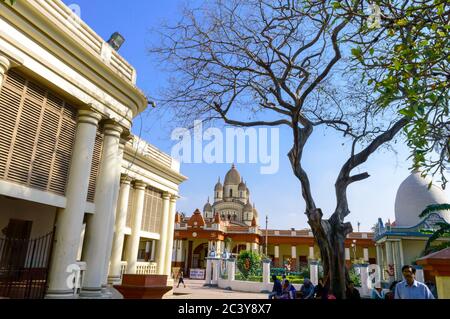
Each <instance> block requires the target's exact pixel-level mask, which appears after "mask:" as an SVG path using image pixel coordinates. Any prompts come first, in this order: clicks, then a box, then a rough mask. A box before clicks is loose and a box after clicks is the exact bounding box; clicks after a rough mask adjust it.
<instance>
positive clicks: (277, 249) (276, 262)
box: [273, 245, 280, 268]
mask: <svg viewBox="0 0 450 319" xmlns="http://www.w3.org/2000/svg"><path fill="white" fill-rule="evenodd" d="M273 254H274V258H273V264H274V266H275V268H276V267H280V246H278V245H275V246H274V247H273Z"/></svg>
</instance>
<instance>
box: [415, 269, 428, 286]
mask: <svg viewBox="0 0 450 319" xmlns="http://www.w3.org/2000/svg"><path fill="white" fill-rule="evenodd" d="M414 268H415V269H416V280H417V281H419V282H422V283H424V282H425V277H424V274H423V267H422V266H418V265H415V266H414Z"/></svg>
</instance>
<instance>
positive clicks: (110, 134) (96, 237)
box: [80, 123, 123, 297]
mask: <svg viewBox="0 0 450 319" xmlns="http://www.w3.org/2000/svg"><path fill="white" fill-rule="evenodd" d="M122 131H123V130H122V128H121V127H120V126H119V125H117V124H113V123H107V124H105V126H104V138H103V147H102V156H101V159H102V160H101V162H100V168H99V173H98V177H97V183H96V186H95V214H94V215H92V216H90V217H89V219H88V222H87V225H86V235H85V241H86V244H85V247H86V248H85V249H86V251H85V253H84V254H83V255H84V256H85V261H86V264H87V269H86V271H85V274H84V278H83V287H82V289H81V294H80V295H81V296H82V297H100V296H101V293H102V284H103V279H104V276H105V272H106V270H105V264H107V263H109V258H110V257H111V255H110V253H111V250H109V253H108V247H110V243H109V239H110V232H112V231H113V230H114V226H113V225H114V224H112V225H111V221H114V214H115V209H114V208H115V207H114V206H115V205H114V193H115V191H116V190H115V187H116V186H117V182H116V181H117V180H118V178H119V176H118V175H117V174H118V170H117V155H118V152H119V142H120V134H122ZM116 175H117V176H116ZM111 240H112V238H111Z"/></svg>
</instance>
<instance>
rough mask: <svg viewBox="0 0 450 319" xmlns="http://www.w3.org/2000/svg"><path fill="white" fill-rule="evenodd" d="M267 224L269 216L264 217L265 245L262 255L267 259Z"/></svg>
mask: <svg viewBox="0 0 450 319" xmlns="http://www.w3.org/2000/svg"><path fill="white" fill-rule="evenodd" d="M268 223H269V216H267V215H266V242H265V245H264V248H265V249H264V250H265V251H264V254H265V255H266V257H267V224H268Z"/></svg>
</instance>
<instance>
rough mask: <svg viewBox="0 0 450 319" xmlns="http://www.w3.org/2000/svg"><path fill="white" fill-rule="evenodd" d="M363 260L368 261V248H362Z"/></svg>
mask: <svg viewBox="0 0 450 319" xmlns="http://www.w3.org/2000/svg"><path fill="white" fill-rule="evenodd" d="M363 256H364V261H366V262H369V248H363Z"/></svg>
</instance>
